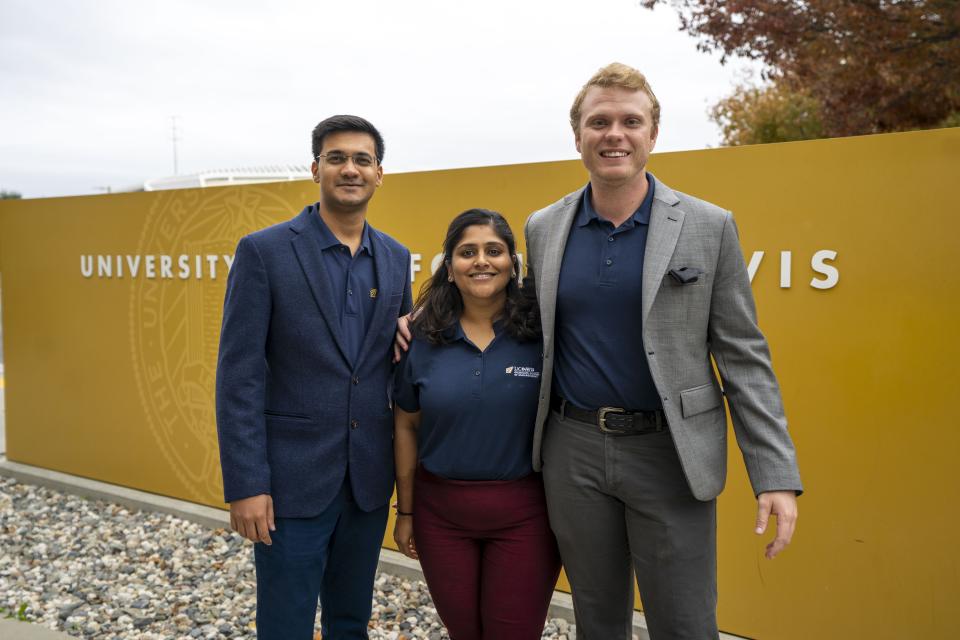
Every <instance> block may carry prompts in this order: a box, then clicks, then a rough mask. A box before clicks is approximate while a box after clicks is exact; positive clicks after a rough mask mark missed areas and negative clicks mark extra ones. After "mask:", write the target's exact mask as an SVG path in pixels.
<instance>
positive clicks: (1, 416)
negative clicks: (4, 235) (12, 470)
mask: <svg viewBox="0 0 960 640" xmlns="http://www.w3.org/2000/svg"><path fill="white" fill-rule="evenodd" d="M2 337H3V336H2V335H0V338H2ZM3 393H4V381H3V362H0V454H3V453H6V452H7V430H6V422H7V420H6V415H7V414H6V405H5V404H4V395H3ZM2 637H3V636H0V638H2Z"/></svg>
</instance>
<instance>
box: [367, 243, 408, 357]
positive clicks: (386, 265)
mask: <svg viewBox="0 0 960 640" xmlns="http://www.w3.org/2000/svg"><path fill="white" fill-rule="evenodd" d="M369 232H370V242H371V243H372V244H373V264H374V267H375V268H376V270H377V288H378V289H379V291H378V293H377V298H376V300H375V301H374V303H373V318H372V319H371V320H370V328H369V329H367V334H366V335H365V336H364V337H363V344H362V345H361V346H360V353H359V354H358V356H357V364H359V363H361V362H363V359H364V358H365V357H366V356H367V352H368V351H370V348H371V347H372V345H373V343H374V342H375V341H376V339H377V335H378V333H377V327H380V326H382V325H383V323H384V321H386V319H387V310H388V308H389V307H390V298H391V296H392V294H393V293H394V290H393V286H392V284H393V280H394V274H393V272H392V271H391V269H390V253H389V251H390V249H389V248H388V247H387V244H386V243H385V242H383V240H381V239H380V235H379V234H378V233H377V232H376V231H374V230H373V228H372V227H371V228H370V229H369ZM400 291H401V292H402V291H403V289H401V290H400ZM384 357H386V356H384Z"/></svg>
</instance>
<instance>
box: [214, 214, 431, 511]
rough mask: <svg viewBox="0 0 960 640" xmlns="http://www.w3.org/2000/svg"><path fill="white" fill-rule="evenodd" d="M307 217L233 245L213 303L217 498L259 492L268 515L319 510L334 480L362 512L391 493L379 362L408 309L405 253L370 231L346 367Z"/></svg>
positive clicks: (386, 368) (388, 417)
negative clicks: (366, 303) (268, 503)
mask: <svg viewBox="0 0 960 640" xmlns="http://www.w3.org/2000/svg"><path fill="white" fill-rule="evenodd" d="M315 215H319V213H318V210H317V206H316V205H311V206H308V207H307V208H305V209H304V210H303V211H302V212H301V213H300V215H298V216H297V217H296V218H294V219H293V220H290V221H289V222H284V223H282V224H278V225H275V226H272V227H268V228H266V229H263V230H261V231H257V232H256V233H252V234H250V235H248V236H246V237H244V238H243V239H241V240H240V243H239V244H238V245H237V251H236V256H235V258H234V262H233V266H232V267H231V269H230V275H229V277H228V278H227V294H226V300H225V301H224V308H223V325H222V328H221V334H220V355H219V358H218V361H217V435H218V437H219V439H220V463H221V467H222V470H223V491H224V500H225V501H226V502H232V501H234V500H239V499H241V498H247V497H250V496H255V495H259V494H270V495H271V496H272V497H273V508H274V513H275V515H277V516H278V517H291V518H308V517H313V516H316V515H318V514H320V513H321V512H322V511H323V509H324V508H325V507H326V506H327V505H328V504H329V503H330V502H331V501H332V500H333V498H334V497H335V496H336V494H337V492H338V490H339V489H340V486H341V483H342V481H343V478H344V474H345V473H349V481H350V483H351V488H352V489H353V495H354V499H355V500H356V502H357V505H358V506H359V507H360V508H361V509H363V510H365V511H370V510H373V509H376V508H378V507H381V506H383V505H384V504H386V503H387V502H388V501H389V500H390V495H391V493H392V491H393V479H394V474H393V411H392V409H391V406H390V398H389V395H388V391H389V385H390V381H391V362H390V360H391V355H392V351H391V347H392V345H393V336H394V333H395V331H396V326H397V317H398V316H399V315H402V314H404V313H407V312H408V311H409V310H410V307H411V306H412V295H411V289H410V252H409V251H408V250H407V249H406V248H405V247H403V246H402V245H401V244H399V243H398V242H397V241H396V240H394V239H393V238H390V237H389V236H387V235H385V234H383V233H381V232H379V231H376V230H375V229H373V228H372V227H371V228H370V240H371V241H372V242H373V258H374V264H375V266H376V271H377V289H378V292H377V301H376V304H375V308H374V314H373V318H372V319H371V321H370V328H369V330H368V331H367V335H366V337H365V339H364V342H363V345H362V346H361V348H360V354H359V356H358V359H357V361H356V362H351V361H350V359H349V358H348V357H347V351H346V350H345V349H344V343H343V340H342V337H341V335H340V329H339V323H338V321H337V313H336V310H335V306H334V299H333V295H334V293H333V291H332V290H331V285H330V279H329V278H328V276H327V269H326V267H325V266H324V262H323V256H322V255H321V251H320V245H319V242H318V240H319V237H320V230H319V229H318V228H317V225H316V223H315V222H314V221H313V220H311V216H315Z"/></svg>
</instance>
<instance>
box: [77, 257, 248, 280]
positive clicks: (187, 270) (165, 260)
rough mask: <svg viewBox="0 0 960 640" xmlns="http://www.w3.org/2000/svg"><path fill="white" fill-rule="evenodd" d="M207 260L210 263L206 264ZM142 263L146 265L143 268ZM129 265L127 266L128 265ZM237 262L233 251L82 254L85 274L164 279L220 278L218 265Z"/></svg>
mask: <svg viewBox="0 0 960 640" xmlns="http://www.w3.org/2000/svg"><path fill="white" fill-rule="evenodd" d="M204 263H206V264H204ZM141 265H142V266H143V269H141V268H140V267H141ZM124 266H126V269H124ZM221 266H222V267H226V269H227V271H229V270H230V267H232V266H233V256H232V255H216V254H208V255H187V254H184V255H179V256H174V255H170V254H146V255H133V254H131V255H107V254H84V255H81V256H80V275H81V276H83V277H84V278H93V277H97V278H114V279H123V278H127V277H129V278H131V279H133V278H136V277H138V276H140V277H143V278H150V279H161V280H174V279H178V278H179V279H180V280H187V279H189V278H190V277H195V278H197V279H198V280H199V279H202V278H204V277H207V278H209V279H211V280H216V278H217V272H218V267H221Z"/></svg>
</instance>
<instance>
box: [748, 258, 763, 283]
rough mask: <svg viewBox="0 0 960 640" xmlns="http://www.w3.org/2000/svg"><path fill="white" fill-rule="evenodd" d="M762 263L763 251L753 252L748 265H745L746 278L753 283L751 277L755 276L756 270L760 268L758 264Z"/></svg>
mask: <svg viewBox="0 0 960 640" xmlns="http://www.w3.org/2000/svg"><path fill="white" fill-rule="evenodd" d="M762 261H763V251H754V252H753V255H752V256H750V264H748V265H747V277H748V278H750V282H753V276H755V275H757V269H759V268H760V262H762Z"/></svg>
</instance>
